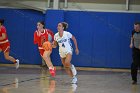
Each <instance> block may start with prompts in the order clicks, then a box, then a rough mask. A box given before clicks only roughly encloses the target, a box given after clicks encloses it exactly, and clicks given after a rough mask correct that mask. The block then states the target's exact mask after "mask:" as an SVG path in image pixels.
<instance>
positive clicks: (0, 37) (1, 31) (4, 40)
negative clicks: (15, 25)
mask: <svg viewBox="0 0 140 93" xmlns="http://www.w3.org/2000/svg"><path fill="white" fill-rule="evenodd" d="M3 24H4V20H3V19H0V51H2V52H3V53H4V57H5V59H6V60H9V61H11V62H13V63H14V64H15V66H16V69H18V68H19V60H18V59H15V58H13V57H12V56H10V55H9V52H10V42H9V40H8V36H7V33H6V28H5V27H4V26H3Z"/></svg>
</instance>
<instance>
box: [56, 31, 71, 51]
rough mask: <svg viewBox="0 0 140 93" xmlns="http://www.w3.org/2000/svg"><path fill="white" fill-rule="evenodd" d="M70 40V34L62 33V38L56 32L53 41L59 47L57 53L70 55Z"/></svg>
mask: <svg viewBox="0 0 140 93" xmlns="http://www.w3.org/2000/svg"><path fill="white" fill-rule="evenodd" d="M70 38H72V34H71V33H70V32H67V31H64V32H63V36H62V37H60V36H59V32H57V33H56V34H55V35H54V40H55V41H57V43H58V45H59V53H68V52H71V53H72V50H73V49H72V44H71V41H70Z"/></svg>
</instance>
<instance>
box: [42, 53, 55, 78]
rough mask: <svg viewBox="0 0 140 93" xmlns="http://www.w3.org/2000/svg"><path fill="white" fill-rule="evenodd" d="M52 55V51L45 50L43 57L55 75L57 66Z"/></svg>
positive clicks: (51, 72)
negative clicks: (52, 60) (53, 62)
mask: <svg viewBox="0 0 140 93" xmlns="http://www.w3.org/2000/svg"><path fill="white" fill-rule="evenodd" d="M50 55H51V51H44V53H43V56H42V58H43V59H44V60H45V62H46V64H47V66H48V68H49V71H50V74H51V75H52V76H53V77H54V76H55V71H56V68H55V67H54V66H53V64H52V62H51V58H50Z"/></svg>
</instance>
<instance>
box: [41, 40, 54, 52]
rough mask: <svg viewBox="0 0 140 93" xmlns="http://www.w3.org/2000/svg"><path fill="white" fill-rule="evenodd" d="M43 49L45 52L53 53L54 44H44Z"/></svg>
mask: <svg viewBox="0 0 140 93" xmlns="http://www.w3.org/2000/svg"><path fill="white" fill-rule="evenodd" d="M42 48H43V49H44V50H45V51H52V44H51V43H50V42H49V41H46V42H44V43H43V45H42Z"/></svg>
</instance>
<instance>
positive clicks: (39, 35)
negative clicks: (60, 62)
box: [34, 21, 56, 77]
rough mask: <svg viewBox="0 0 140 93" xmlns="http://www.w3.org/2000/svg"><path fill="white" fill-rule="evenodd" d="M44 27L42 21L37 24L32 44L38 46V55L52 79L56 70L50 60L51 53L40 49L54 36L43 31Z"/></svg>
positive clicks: (45, 30) (46, 30) (49, 31)
mask: <svg viewBox="0 0 140 93" xmlns="http://www.w3.org/2000/svg"><path fill="white" fill-rule="evenodd" d="M44 26H45V24H44V22H43V21H41V22H38V23H37V30H36V31H35V32H34V44H37V45H38V49H39V52H40V55H41V57H42V58H43V59H44V60H45V62H46V64H47V66H48V68H49V71H50V74H51V75H52V77H54V76H55V71H56V68H55V67H54V66H53V64H52V62H51V58H50V55H51V53H52V51H51V50H48V51H46V50H44V49H43V47H42V45H43V43H44V42H46V41H49V38H50V37H52V40H53V37H54V34H53V32H52V31H51V30H49V29H45V28H44Z"/></svg>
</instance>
